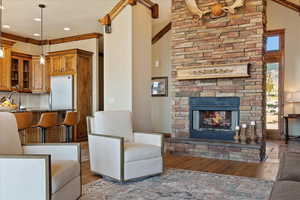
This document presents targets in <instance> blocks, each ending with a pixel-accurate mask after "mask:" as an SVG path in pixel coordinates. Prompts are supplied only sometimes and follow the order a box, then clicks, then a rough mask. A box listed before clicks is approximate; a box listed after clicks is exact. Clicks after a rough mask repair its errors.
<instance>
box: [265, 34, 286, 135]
mask: <svg viewBox="0 0 300 200" xmlns="http://www.w3.org/2000/svg"><path fill="white" fill-rule="evenodd" d="M264 35H265V38H266V37H268V36H272V35H279V36H280V50H279V51H269V52H267V51H265V55H264V63H265V65H266V64H267V63H279V83H278V84H279V88H278V89H279V94H281V95H280V97H279V102H278V103H279V114H278V115H279V116H278V117H279V129H278V130H270V129H266V131H267V132H269V133H272V134H274V133H276V132H277V133H278V132H279V136H281V135H283V132H284V120H283V115H284V104H285V94H284V80H285V29H276V30H270V31H267V32H266V33H265V34H264ZM265 41H266V40H265ZM265 46H266V44H265Z"/></svg>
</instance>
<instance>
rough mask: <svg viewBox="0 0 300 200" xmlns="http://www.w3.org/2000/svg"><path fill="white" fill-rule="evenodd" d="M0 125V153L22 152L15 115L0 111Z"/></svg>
mask: <svg viewBox="0 0 300 200" xmlns="http://www.w3.org/2000/svg"><path fill="white" fill-rule="evenodd" d="M0 127H1V131H0V154H10V155H11V154H23V150H22V146H21V142H20V138H19V133H18V128H17V121H16V118H15V116H14V115H13V114H11V113H7V112H0Z"/></svg>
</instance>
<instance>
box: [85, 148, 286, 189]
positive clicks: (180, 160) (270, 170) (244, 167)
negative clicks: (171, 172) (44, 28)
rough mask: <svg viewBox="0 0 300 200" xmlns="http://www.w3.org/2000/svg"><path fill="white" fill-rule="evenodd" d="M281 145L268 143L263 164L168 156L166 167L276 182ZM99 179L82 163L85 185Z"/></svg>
mask: <svg viewBox="0 0 300 200" xmlns="http://www.w3.org/2000/svg"><path fill="white" fill-rule="evenodd" d="M280 145H282V142H268V143H267V155H268V158H269V159H267V161H266V162H263V163H245V162H237V161H228V160H217V159H210V158H195V157H188V156H175V155H170V154H167V155H166V156H165V167H166V168H176V169H186V170H193V171H201V172H209V173H218V174H226V175H234V176H245V177H253V178H261V179H266V180H275V177H276V175H277V171H278V166H279V162H278V154H279V146H280ZM85 146H86V145H85ZM99 178H101V177H100V176H97V175H94V174H93V173H91V172H90V167H89V161H86V162H83V163H82V183H83V184H87V183H90V182H92V181H95V180H97V179H99Z"/></svg>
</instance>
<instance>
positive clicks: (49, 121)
mask: <svg viewBox="0 0 300 200" xmlns="http://www.w3.org/2000/svg"><path fill="white" fill-rule="evenodd" d="M55 126H57V113H56V112H48V113H42V115H41V118H40V121H39V123H38V124H36V125H34V126H33V127H34V128H40V130H41V132H40V142H41V143H45V142H46V130H47V128H51V127H55Z"/></svg>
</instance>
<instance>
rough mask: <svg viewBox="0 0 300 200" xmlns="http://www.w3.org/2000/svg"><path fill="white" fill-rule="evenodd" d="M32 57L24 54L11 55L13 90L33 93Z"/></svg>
mask: <svg viewBox="0 0 300 200" xmlns="http://www.w3.org/2000/svg"><path fill="white" fill-rule="evenodd" d="M31 62H32V56H31V55H28V54H24V53H18V52H12V53H11V79H10V80H11V89H12V90H16V91H19V92H31V84H32V82H31V75H32V72H31V70H32V68H31Z"/></svg>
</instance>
